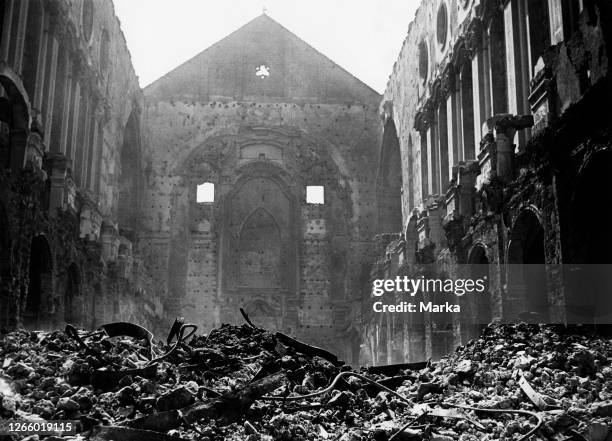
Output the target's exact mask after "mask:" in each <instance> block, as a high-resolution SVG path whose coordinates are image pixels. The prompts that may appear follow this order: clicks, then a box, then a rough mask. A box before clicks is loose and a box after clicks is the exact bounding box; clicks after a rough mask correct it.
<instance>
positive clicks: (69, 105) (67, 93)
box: [60, 54, 75, 157]
mask: <svg viewBox="0 0 612 441" xmlns="http://www.w3.org/2000/svg"><path fill="white" fill-rule="evenodd" d="M65 72H66V74H67V75H66V83H65V85H64V87H65V89H64V104H63V109H62V123H61V124H62V132H61V141H60V145H61V148H60V151H61V152H62V153H63V154H64V155H66V156H67V157H70V155H69V153H70V152H69V140H70V135H72V134H71V133H69V132H70V123H71V121H72V117H73V115H74V107H73V104H74V103H73V94H74V92H75V90H74V82H75V79H74V64H73V62H72V60H71V59H70V55H69V54H68V56H67V62H66V71H65Z"/></svg>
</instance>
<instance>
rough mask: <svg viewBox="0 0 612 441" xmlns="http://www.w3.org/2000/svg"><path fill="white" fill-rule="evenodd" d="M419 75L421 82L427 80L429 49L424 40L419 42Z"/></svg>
mask: <svg viewBox="0 0 612 441" xmlns="http://www.w3.org/2000/svg"><path fill="white" fill-rule="evenodd" d="M419 76H420V77H421V80H423V82H425V81H427V77H428V76H429V50H428V49H427V43H425V40H422V41H421V42H420V43H419Z"/></svg>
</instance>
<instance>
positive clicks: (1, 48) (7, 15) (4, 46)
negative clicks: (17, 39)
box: [0, 0, 16, 65]
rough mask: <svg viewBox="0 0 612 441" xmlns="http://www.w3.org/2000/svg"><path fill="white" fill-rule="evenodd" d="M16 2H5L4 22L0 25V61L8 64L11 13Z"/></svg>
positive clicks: (11, 23) (11, 36)
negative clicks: (0, 30)
mask: <svg viewBox="0 0 612 441" xmlns="http://www.w3.org/2000/svg"><path fill="white" fill-rule="evenodd" d="M15 2H16V0H6V3H5V5H4V22H3V23H2V43H1V44H0V58H1V59H2V61H4V62H6V63H7V64H9V65H10V63H9V49H10V45H11V42H12V40H13V37H14V36H13V32H11V27H12V25H13V11H14V9H15V7H16V6H15Z"/></svg>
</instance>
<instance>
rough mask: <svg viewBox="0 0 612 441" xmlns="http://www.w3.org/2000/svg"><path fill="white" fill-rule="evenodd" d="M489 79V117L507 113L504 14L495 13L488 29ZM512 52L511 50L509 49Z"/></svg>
mask: <svg viewBox="0 0 612 441" xmlns="http://www.w3.org/2000/svg"><path fill="white" fill-rule="evenodd" d="M488 41H489V43H488V53H489V57H488V58H489V60H490V63H489V78H491V82H490V83H491V84H490V92H489V94H490V100H491V108H492V110H491V115H489V116H495V115H500V114H503V113H508V73H507V69H506V41H505V33H504V14H503V12H502V11H498V12H496V13H495V14H494V15H493V17H492V18H491V21H490V23H489V28H488ZM510 50H512V48H511V49H510Z"/></svg>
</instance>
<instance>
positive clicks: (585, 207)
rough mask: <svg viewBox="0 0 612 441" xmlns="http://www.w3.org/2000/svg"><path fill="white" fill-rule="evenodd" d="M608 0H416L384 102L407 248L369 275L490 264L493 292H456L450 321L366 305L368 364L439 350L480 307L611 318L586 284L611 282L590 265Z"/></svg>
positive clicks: (388, 253)
mask: <svg viewBox="0 0 612 441" xmlns="http://www.w3.org/2000/svg"><path fill="white" fill-rule="evenodd" d="M610 12H611V11H610V7H609V5H607V4H606V2H599V1H589V2H563V1H559V0H548V1H541V2H540V1H538V2H530V1H529V2H527V1H524V0H512V1H478V0H476V1H447V0H427V1H423V2H422V3H421V6H420V7H419V9H418V11H417V13H416V17H415V20H414V21H413V22H412V23H411V24H410V26H409V31H408V36H407V37H406V40H405V41H404V44H403V46H402V49H401V52H400V55H399V58H398V60H397V62H396V63H395V66H394V68H393V73H392V75H391V77H390V80H389V83H388V85H387V90H386V91H385V94H384V99H383V101H382V103H381V106H380V113H381V116H382V118H383V121H384V127H383V131H385V132H386V131H387V130H388V127H389V126H390V125H391V124H392V126H393V129H394V131H395V132H396V134H397V135H396V136H397V144H399V146H400V150H401V159H402V180H401V185H402V189H403V191H402V198H401V204H400V203H399V201H398V203H397V204H396V206H395V210H396V212H401V213H402V214H403V227H402V231H381V233H401V235H400V239H401V240H402V241H403V242H404V246H402V247H396V246H395V245H393V242H392V243H391V244H390V245H389V246H387V247H383V248H382V250H381V251H379V253H378V256H379V257H377V258H375V261H377V263H376V264H375V266H374V270H373V272H372V275H371V280H372V279H374V278H394V277H395V276H396V275H398V274H402V275H403V274H407V275H409V276H410V277H418V276H421V275H423V274H427V273H429V274H433V275H434V276H435V277H440V276H444V277H451V278H462V277H463V278H464V277H468V276H469V277H473V276H475V275H478V276H487V278H488V282H489V283H488V293H489V296H488V301H487V302H485V303H486V305H485V306H486V308H485V309H486V311H481V312H478V311H476V310H477V308H479V307H481V306H479V304H480V303H483V302H482V301H479V304H474V302H472V304H471V305H470V304H469V303H470V300H469V299H467V298H463V299H461V300H460V302H461V303H462V305H463V306H464V309H463V311H464V312H462V313H461V314H460V315H457V316H455V317H454V318H453V320H452V322H451V323H450V324H448V325H445V326H441V325H440V323H436V318H435V317H427V316H426V315H421V316H419V315H418V314H409V318H408V319H407V320H408V321H410V320H414V321H415V322H416V323H405V321H401V322H400V321H399V320H397V318H392V317H384V316H383V317H382V318H381V317H379V316H378V315H377V317H375V318H372V317H370V318H366V319H365V320H364V334H363V336H362V338H363V341H364V342H368V341H371V342H373V343H372V344H369V345H368V344H366V345H365V346H366V347H367V349H368V350H366V351H365V352H364V354H362V360H363V361H364V362H377V361H378V362H379V363H390V362H401V361H406V360H408V361H420V360H424V359H427V358H429V357H434V358H437V357H440V356H442V355H443V354H445V353H448V352H449V351H451V350H452V349H453V348H454V347H456V346H457V345H460V344H464V343H465V342H466V341H467V340H468V339H470V338H472V337H473V336H474V335H475V333H476V332H477V331H478V328H479V326H478V324H475V323H474V314H476V315H477V316H480V315H482V317H487V318H488V319H490V320H504V321H515V320H526V321H535V322H547V321H550V322H554V323H589V324H592V323H595V322H597V323H600V324H603V323H610V320H609V317H610V312H611V310H610V308H609V306H610V305H609V301H607V300H605V299H607V297H608V296H607V295H605V294H604V292H603V291H602V292H599V293H590V294H585V293H584V292H583V291H584V286H585V282H586V281H587V280H598V281H599V282H600V285H601V286H610V285H609V283H610V280H609V276H608V275H607V274H605V271H604V270H602V269H601V268H600V269H599V270H598V269H589V268H587V267H585V266H584V265H585V264H593V263H598V264H607V263H609V261H610V258H609V249H610V248H609V244H610V237H609V233H607V228H606V227H605V225H604V221H603V219H605V218H606V217H607V215H608V213H609V210H610V208H609V207H610V204H609V197H608V192H607V191H603V193H599V194H598V196H595V194H597V193H598V189H601V190H603V189H604V188H608V187H609V185H606V184H605V183H604V182H603V180H604V179H605V178H604V176H606V174H607V173H608V170H609V167H610V166H609V164H610V157H609V149H610V143H611V140H610V133H611V132H610V121H611V119H610V109H609V105H607V104H606V100H607V98H606V97H609V96H610V90H611V89H610V75H609V63H610V61H609V47H610V46H609V43H610V23H612V16H611V15H610ZM500 60H501V61H500ZM392 144H393V143H387V144H385V143H384V142H383V144H382V147H381V150H383V151H384V150H385V149H388V148H389V146H390V145H392ZM595 158H598V159H595ZM595 164H597V165H595ZM388 170H389V169H388V168H385V166H384V164H382V162H381V166H380V167H379V174H384V173H385V172H386V171H388ZM391 172H392V173H393V172H395V171H394V170H391ZM379 204H380V201H379ZM385 205H386V206H388V204H387V202H386V201H385ZM596 206H598V207H601V208H600V209H597V213H596V212H594V211H593V209H594V207H596ZM599 210H601V212H600V211H599ZM385 262H386V263H385ZM465 264H468V265H465ZM525 264H527V265H525ZM381 265H383V266H382V267H381ZM381 268H382V269H381ZM474 271H480V273H479V274H474ZM466 272H467V273H470V274H465V273H466ZM585 295H587V297H588V295H591V297H590V298H589V299H588V300H584V298H585V297H584V296H585ZM399 297H401V296H398V298H399ZM396 300H397V299H396ZM388 301H389V302H390V303H393V299H391V298H390V299H388ZM371 303H372V299H371V297H370V295H366V297H365V298H364V306H363V308H364V309H367V308H370V309H371ZM595 303H599V306H600V307H601V308H599V309H601V311H595V310H594V308H593V307H592V305H593V304H595ZM585 305H590V307H586V306H585ZM466 310H467V311H468V312H467V314H466V313H465V311H466ZM475 311H476V312H475ZM396 315H397V314H396ZM596 315H597V317H596ZM364 316H365V317H367V315H364ZM394 320H395V321H396V322H398V323H397V324H391V325H390V323H392V322H393V321H394ZM480 320H481V321H482V319H480ZM392 347H397V348H402V350H396V351H393V352H390V348H392ZM380 354H383V356H382V359H381V357H380Z"/></svg>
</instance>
